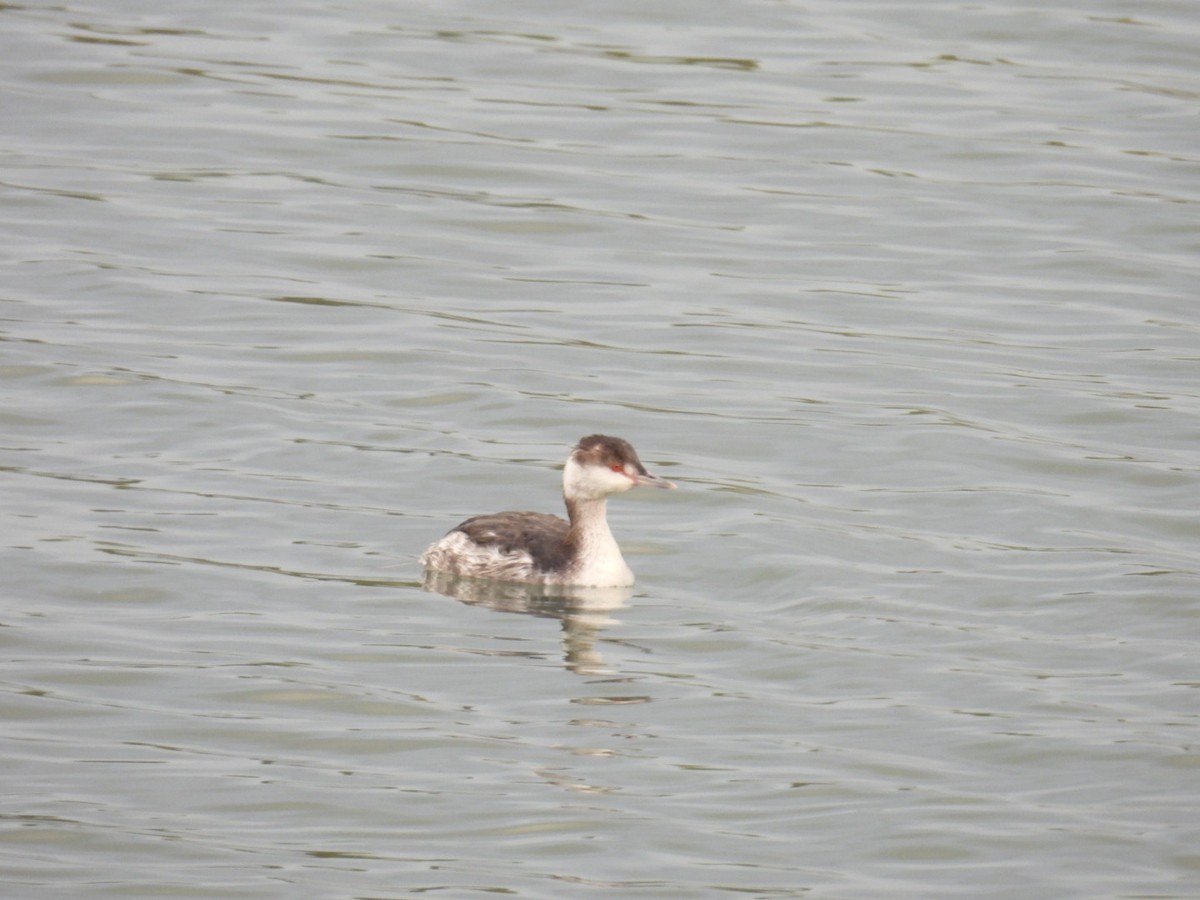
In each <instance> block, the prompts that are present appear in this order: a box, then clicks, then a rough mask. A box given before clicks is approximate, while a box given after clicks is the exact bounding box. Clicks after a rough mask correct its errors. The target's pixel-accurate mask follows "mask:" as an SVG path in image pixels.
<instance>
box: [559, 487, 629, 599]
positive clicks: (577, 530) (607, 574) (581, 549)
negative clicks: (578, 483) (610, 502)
mask: <svg viewBox="0 0 1200 900" xmlns="http://www.w3.org/2000/svg"><path fill="white" fill-rule="evenodd" d="M567 512H568V513H569V515H570V517H571V536H572V539H573V541H574V543H575V562H574V564H573V565H572V567H571V569H572V580H573V581H575V582H576V583H577V584H583V585H593V586H596V587H623V586H625V585H630V584H633V572H632V571H631V570H630V568H629V566H627V565H626V564H625V557H623V556H622V555H621V548H620V547H619V546H617V541H616V539H615V538H614V537H613V536H612V531H610V530H609V527H608V517H607V515H606V514H605V513H606V504H605V501H604V499H603V498H601V499H599V500H568V501H567Z"/></svg>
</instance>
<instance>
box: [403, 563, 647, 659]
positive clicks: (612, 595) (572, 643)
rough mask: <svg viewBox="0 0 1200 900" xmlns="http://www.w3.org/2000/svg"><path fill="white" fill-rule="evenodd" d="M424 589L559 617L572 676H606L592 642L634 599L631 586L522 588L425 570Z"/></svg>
mask: <svg viewBox="0 0 1200 900" xmlns="http://www.w3.org/2000/svg"><path fill="white" fill-rule="evenodd" d="M424 586H425V589H426V590H428V591H434V592H436V593H439V594H444V595H445V596H447V597H453V598H454V599H456V600H461V601H462V602H463V603H469V604H471V605H472V606H486V607H488V608H489V609H494V610H496V611H497V612H508V613H524V614H526V615H530V616H539V617H541V618H546V619H558V620H559V621H560V622H561V623H562V631H563V662H564V664H565V665H566V667H567V668H568V669H569V670H571V671H572V672H574V673H575V674H577V675H603V674H609V673H610V670H608V669H606V668H604V656H603V654H601V653H600V651H599V650H597V649H596V642H597V641H598V640H599V634H600V631H601V629H603V628H604V627H605V626H606V625H614V624H616V623H617V621H618V620H617V619H614V618H613V617H612V616H611V615H609V614H610V613H611V612H613V611H614V610H617V609H620V608H621V607H622V606H624V605H625V604H626V603H627V602H628V600H629V598H630V597H632V596H633V588H632V587H579V586H576V585H544V584H522V583H517V582H507V581H489V580H485V579H479V578H463V577H461V576H457V575H448V574H446V573H444V572H434V571H426V573H425V582H424Z"/></svg>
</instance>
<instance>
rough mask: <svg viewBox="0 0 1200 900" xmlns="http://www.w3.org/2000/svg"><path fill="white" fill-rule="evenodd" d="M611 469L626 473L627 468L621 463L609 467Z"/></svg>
mask: <svg viewBox="0 0 1200 900" xmlns="http://www.w3.org/2000/svg"><path fill="white" fill-rule="evenodd" d="M609 468H610V469H612V470H613V471H614V472H624V471H625V467H624V466H623V465H621V464H620V463H613V464H612V465H611V466H609Z"/></svg>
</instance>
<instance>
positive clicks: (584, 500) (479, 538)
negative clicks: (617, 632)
mask: <svg viewBox="0 0 1200 900" xmlns="http://www.w3.org/2000/svg"><path fill="white" fill-rule="evenodd" d="M639 485H647V486H649V487H660V488H673V487H675V485H673V484H672V483H671V482H669V481H667V480H666V479H665V478H659V477H658V476H657V475H651V474H650V473H649V472H647V471H646V467H645V466H643V465H642V462H641V460H640V459H638V455H637V451H635V450H634V449H633V446H632V445H631V444H630V443H629V441H626V440H622V439H621V438H618V437H608V436H607V435H603V434H592V435H589V436H587V437H585V438H583V439H582V440H580V442H579V443H578V444H576V445H575V448H574V449H573V450H572V451H571V455H570V456H568V457H567V465H566V468H564V469H563V499H564V500H565V501H566V504H567V515H568V516H569V518H570V521H569V522H568V521H566V520H565V519H561V518H559V517H558V516H552V515H549V514H547V513H538V512H500V513H493V514H491V515H484V516H475V517H474V518H471V519H467V520H466V521H465V522H463V523H462V524H461V525H459V526H458V527H457V528H455V529H454V530H453V531H450V532H449V533H448V534H447V535H446V536H445V537H444V538H442V539H441V540H439V541H435V542H434V543H433V544H431V545H430V547H429V549H428V550H426V551H425V552H424V553H422V554H421V565H423V566H424V567H425V568H427V569H433V570H434V571H437V572H447V573H449V574H451V575H468V576H472V577H476V578H494V579H497V580H499V581H523V582H529V583H532V584H570V585H587V586H595V587H620V586H624V585H630V584H633V572H631V571H630V569H629V566H627V565H626V564H625V559H624V557H622V556H621V548H620V547H618V546H617V542H616V541H615V540H614V539H613V536H612V532H611V531H609V529H608V519H607V518H606V517H605V514H604V513H605V501H606V500H607V499H608V496H609V495H610V494H622V493H624V492H625V491H627V490H629V489H630V488H633V487H638V486H639Z"/></svg>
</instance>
